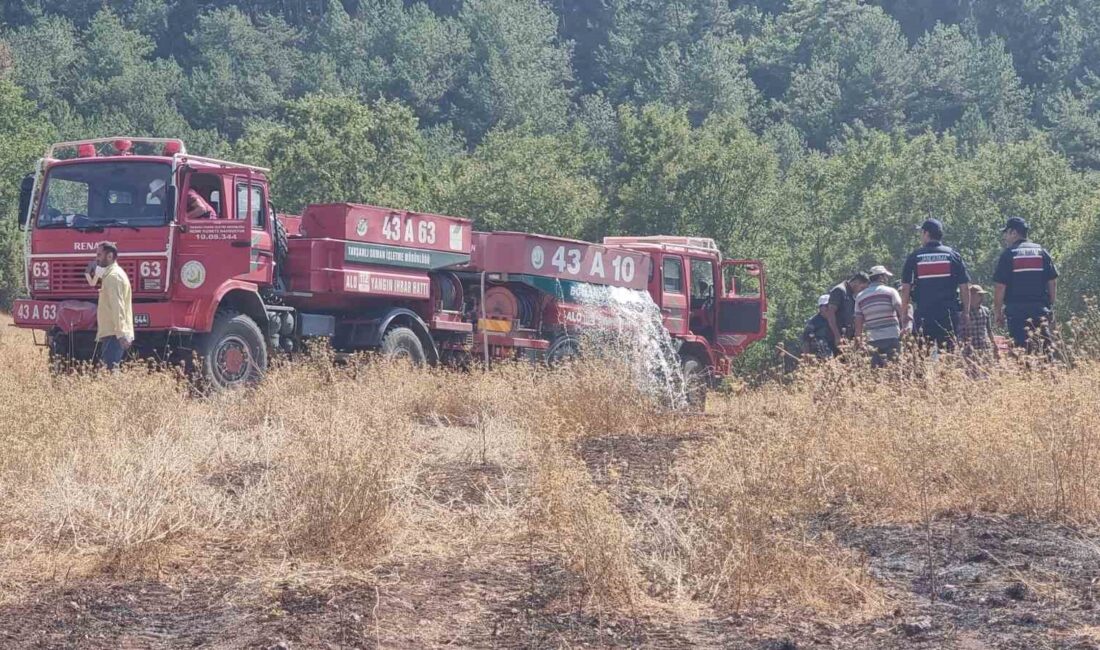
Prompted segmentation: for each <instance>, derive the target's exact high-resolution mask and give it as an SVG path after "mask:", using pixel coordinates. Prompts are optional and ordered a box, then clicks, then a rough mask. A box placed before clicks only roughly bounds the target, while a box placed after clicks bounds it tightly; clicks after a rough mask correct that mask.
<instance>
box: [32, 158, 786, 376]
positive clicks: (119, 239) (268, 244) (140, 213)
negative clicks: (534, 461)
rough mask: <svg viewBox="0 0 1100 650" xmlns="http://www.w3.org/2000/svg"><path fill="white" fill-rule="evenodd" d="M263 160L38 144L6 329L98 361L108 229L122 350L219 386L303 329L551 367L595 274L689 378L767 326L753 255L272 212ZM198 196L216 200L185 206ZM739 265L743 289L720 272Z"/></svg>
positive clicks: (322, 209)
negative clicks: (642, 315)
mask: <svg viewBox="0 0 1100 650" xmlns="http://www.w3.org/2000/svg"><path fill="white" fill-rule="evenodd" d="M266 171H267V170H265V169H263V168H260V167H255V166H250V165H243V164H238V163H232V162H228V161H223V160H217V159H213V158H206V157H202V156H195V155H191V154H189V153H188V152H187V150H186V148H185V146H184V144H183V143H182V142H181V141H179V140H171V139H154V138H109V139H97V140H85V141H79V142H66V143H60V144H56V145H53V146H51V147H49V149H48V150H47V151H46V155H45V157H44V158H43V159H42V160H41V161H40V163H39V165H38V169H37V171H36V173H34V174H32V175H28V176H27V177H26V178H25V179H24V181H23V185H22V188H21V193H20V215H19V218H20V224H21V226H22V227H24V228H26V229H27V230H28V237H27V249H26V282H27V288H28V290H29V293H30V297H29V298H28V299H23V300H18V301H16V303H15V305H14V310H13V311H14V317H15V325H16V326H17V327H22V328H28V329H32V330H42V331H44V332H45V341H44V344H45V345H47V346H48V347H49V350H50V354H51V356H52V357H54V358H61V359H71V360H77V361H89V360H92V359H94V358H95V352H96V345H95V326H96V325H95V300H96V290H95V289H94V288H93V287H91V286H89V285H88V283H87V282H86V280H85V278H84V269H85V267H86V265H87V263H88V261H89V260H91V259H92V258H93V256H94V252H95V248H96V246H97V245H98V243H99V242H101V241H104V240H107V241H112V242H114V243H115V244H116V245H117V247H118V250H119V264H120V265H121V266H122V269H123V270H124V271H125V272H126V274H127V275H128V276H129V278H130V280H131V283H132V286H133V295H134V305H133V311H134V325H135V332H136V340H135V342H134V346H133V348H132V352H131V354H133V355H135V356H139V357H143V358H155V359H160V360H165V361H177V360H178V361H182V362H184V363H189V362H190V360H192V359H195V358H196V357H197V358H198V360H199V361H200V364H199V365H198V367H199V368H201V371H200V372H201V373H202V376H203V377H204V378H205V380H206V381H208V382H209V383H210V384H212V385H213V386H216V387H227V386H233V385H238V384H247V383H252V382H255V381H257V380H258V379H259V378H261V377H262V376H263V374H264V372H265V371H266V369H267V367H268V362H269V359H270V357H271V355H273V354H277V353H280V352H285V353H293V352H295V351H296V350H298V349H300V348H301V347H302V345H303V344H304V342H307V341H309V340H311V339H325V340H328V341H329V342H330V343H331V344H332V346H333V347H334V348H335V349H337V350H339V351H360V350H377V351H381V352H382V353H384V354H385V355H387V356H390V357H404V358H408V359H409V360H411V361H413V362H416V363H429V364H435V363H439V362H442V361H453V362H457V363H465V362H467V361H470V360H477V359H484V360H486V361H489V360H491V359H500V358H527V359H532V360H540V361H547V362H551V363H553V362H555V361H557V360H559V359H561V358H562V357H564V356H567V355H570V354H573V353H575V352H576V351H577V348H578V343H577V337H576V333H577V331H578V330H579V329H582V328H583V327H584V325H585V324H584V322H582V321H583V318H581V317H579V316H578V314H580V313H591V312H590V311H589V312H585V310H582V309H581V308H580V307H579V306H578V304H577V301H576V300H574V299H573V294H574V293H576V291H575V288H576V287H578V286H588V285H606V286H610V287H617V288H619V289H622V290H633V291H644V290H647V289H648V291H649V293H650V294H651V295H652V296H653V299H654V300H655V301H656V302H657V304H658V305H660V306H661V309H662V311H663V312H664V314H665V324H666V326H667V327H668V328H669V331H670V332H671V334H672V336H673V337H674V339H675V340H676V341H677V342H678V343H680V344H681V345H682V347H681V355H682V357H683V358H684V360H685V367H686V369H687V370H689V371H691V372H694V373H697V374H699V375H700V376H704V375H706V376H710V377H718V376H721V375H723V374H725V373H726V372H728V368H729V358H730V357H731V356H732V355H735V354H738V353H740V352H741V351H742V350H743V349H744V347H745V346H746V345H747V344H748V343H750V342H752V341H753V340H757V339H759V338H761V337H762V336H763V335H764V330H765V325H766V323H765V318H764V312H765V308H766V301H765V298H764V276H763V270H762V266H761V265H760V263H759V262H742V261H736V262H722V261H721V258H720V255H719V253H718V251H717V248H716V247H714V245H713V242H710V241H709V240H694V239H691V240H687V239H677V238H663V239H647V238H634V239H609V240H607V241H606V242H605V243H604V244H603V245H600V244H590V243H586V242H578V241H573V240H565V239H559V238H553V237H541V236H536V235H528V234H524V233H474V232H473V230H472V225H471V223H470V222H469V221H468V220H466V219H460V218H455V217H447V216H442V215H433V214H420V213H415V212H408V211H404V210H393V209H388V208H379V207H374V206H364V205H355V204H323V205H310V206H308V207H307V208H306V209H305V210H304V211H303V213H302V215H300V216H289V215H278V214H276V212H275V210H274V208H273V207H272V205H271V203H270V202H269V200H268V182H267V178H266V175H265V174H266ZM194 195H198V197H200V198H201V199H202V200H203V201H204V202H206V203H207V204H209V206H210V207H211V208H212V209H213V214H189V212H188V209H187V205H188V204H189V203H190V202H191V201H190V200H189V197H191V196H194ZM677 260H678V264H679V266H677V262H676V261H677ZM735 268H737V269H741V270H746V271H748V273H749V275H750V277H751V278H753V279H754V280H755V285H754V286H755V293H746V292H743V291H741V290H740V288H739V285H738V286H735V285H733V284H730V283H729V282H730V281H729V280H728V279H727V278H726V277H723V273H724V272H728V271H730V270H731V269H735ZM727 286H729V287H730V288H731V290H730V291H727V290H725V288H724V287H727ZM735 289H736V290H735ZM708 292H709V293H708Z"/></svg>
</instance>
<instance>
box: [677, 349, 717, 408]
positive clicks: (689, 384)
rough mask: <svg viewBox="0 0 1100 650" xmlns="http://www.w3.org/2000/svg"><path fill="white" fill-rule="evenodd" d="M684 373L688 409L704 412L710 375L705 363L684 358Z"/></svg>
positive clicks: (693, 358) (692, 358)
mask: <svg viewBox="0 0 1100 650" xmlns="http://www.w3.org/2000/svg"><path fill="white" fill-rule="evenodd" d="M681 368H682V370H683V372H684V393H685V396H686V397H687V403H688V408H691V409H692V410H696V411H703V410H705V409H706V407H707V385H708V384H709V383H710V382H709V381H708V379H709V374H708V373H707V367H706V366H705V365H703V362H702V361H700V360H699V359H697V358H695V357H690V356H688V357H684V359H683V361H682V362H681Z"/></svg>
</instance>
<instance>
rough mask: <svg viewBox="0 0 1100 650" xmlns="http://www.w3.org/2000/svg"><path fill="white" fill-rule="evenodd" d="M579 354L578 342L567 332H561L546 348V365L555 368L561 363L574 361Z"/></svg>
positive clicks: (579, 346)
mask: <svg viewBox="0 0 1100 650" xmlns="http://www.w3.org/2000/svg"><path fill="white" fill-rule="evenodd" d="M580 356H581V345H580V342H579V341H577V339H575V338H573V337H572V336H569V335H568V334H562V335H561V336H559V337H558V338H556V339H554V340H553V341H552V342H551V343H550V347H549V348H547V349H546V365H548V366H550V367H551V368H555V367H557V366H560V365H561V364H563V363H568V362H570V361H575V360H576V359H577V358H578V357H580Z"/></svg>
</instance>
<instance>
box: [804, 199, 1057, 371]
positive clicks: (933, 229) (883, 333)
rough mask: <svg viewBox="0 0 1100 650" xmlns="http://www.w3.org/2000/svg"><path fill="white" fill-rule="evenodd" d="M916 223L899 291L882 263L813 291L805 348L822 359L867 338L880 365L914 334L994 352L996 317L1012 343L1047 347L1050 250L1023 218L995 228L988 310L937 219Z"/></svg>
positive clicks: (1053, 278)
mask: <svg viewBox="0 0 1100 650" xmlns="http://www.w3.org/2000/svg"><path fill="white" fill-rule="evenodd" d="M918 230H919V231H920V233H921V247H920V248H918V249H917V250H915V251H913V253H912V254H911V255H909V257H908V258H907V259H906V260H905V265H904V266H903V267H902V272H901V281H900V291H899V289H898V288H897V287H895V286H892V278H893V277H894V274H893V273H891V272H890V271H889V270H888V269H887V268H886V267H885V266H881V265H879V266H875V267H873V268H871V269H870V270H869V271H867V272H866V273H863V272H859V273H856V274H854V275H853V276H851V277H850V278H848V279H847V280H845V281H844V282H841V283H840V284H838V285H836V286H835V287H833V288H832V289H830V290H829V292H828V293H826V294H824V295H822V296H821V297H820V298H818V301H817V305H818V313H817V314H815V315H814V316H813V317H812V318H810V319H809V321H807V323H806V327H805V328H804V330H803V334H802V350H803V353H812V354H815V355H816V356H818V357H821V358H828V357H832V356H835V355H839V354H840V353H841V351H842V349H843V348H844V347H845V346H846V345H848V344H850V343H853V342H854V343H858V344H862V343H866V344H867V345H868V347H869V348H870V352H871V359H872V363H873V364H874V365H875V366H877V367H881V366H884V365H886V364H887V363H888V362H889V360H890V359H892V358H894V357H896V356H897V354H898V352H899V351H900V349H901V338H902V336H903V335H907V334H912V335H915V336H919V337H921V338H922V339H923V340H925V341H927V342H928V343H929V344H930V345H934V346H935V347H936V349H943V350H947V351H952V350H956V349H960V348H961V351H962V352H963V353H964V354H966V355H968V356H973V355H987V354H993V355H995V354H997V346H996V341H995V339H994V336H993V324H994V321H995V322H996V323H997V324H998V325H1005V324H1007V327H1008V332H1009V335H1010V336H1011V337H1012V341H1013V343H1014V344H1015V345H1016V346H1018V347H1021V348H1031V347H1033V346H1035V345H1039V346H1043V347H1048V346H1050V344H1051V334H1050V326H1051V324H1053V322H1054V311H1053V306H1054V301H1055V298H1056V297H1057V288H1058V269H1057V267H1056V266H1055V265H1054V261H1053V260H1052V259H1051V257H1050V253H1048V252H1047V251H1046V250H1045V249H1044V248H1043V247H1042V246H1040V245H1038V244H1036V243H1034V242H1032V241H1030V240H1029V239H1028V233H1029V232H1030V227H1029V226H1028V223H1027V222H1026V221H1025V220H1024V219H1022V218H1020V217H1012V218H1011V219H1009V220H1008V221H1007V222H1006V223H1005V226H1004V228H1003V229H1002V231H1001V239H1002V242H1003V244H1004V251H1003V252H1002V253H1001V256H1000V257H999V258H998V260H997V265H996V268H995V269H994V272H993V282H994V291H993V310H992V312H991V311H990V309H989V308H988V307H986V306H985V305H984V304H983V302H984V301H985V297H986V296H987V295H989V292H987V291H986V290H985V289H983V288H982V287H981V286H980V285H977V284H973V283H972V282H971V277H970V272H969V271H968V270H967V268H966V263H965V262H964V261H963V258H962V255H960V254H959V252H958V251H956V250H954V249H953V248H951V247H949V246H946V245H945V244H944V243H943V236H944V227H943V223H942V222H941V221H939V220H938V219H928V220H927V221H925V222H924V223H923V224H921V225H920V226H918Z"/></svg>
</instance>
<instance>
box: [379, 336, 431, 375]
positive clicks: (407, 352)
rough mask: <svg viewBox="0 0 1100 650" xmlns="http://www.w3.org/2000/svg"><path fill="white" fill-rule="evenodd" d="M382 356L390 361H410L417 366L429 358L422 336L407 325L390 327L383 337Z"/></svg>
mask: <svg viewBox="0 0 1100 650" xmlns="http://www.w3.org/2000/svg"><path fill="white" fill-rule="evenodd" d="M382 357H383V358H384V359H386V360H388V361H408V362H409V363H411V364H412V365H414V366H416V367H417V368H419V367H421V366H423V365H424V364H425V363H426V362H427V359H428V355H426V354H425V353H424V344H423V343H421V342H420V337H418V336H417V335H416V333H415V332H413V331H412V330H411V329H409V328H407V327H393V328H390V330H389V331H388V332H386V335H385V336H383V337H382Z"/></svg>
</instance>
